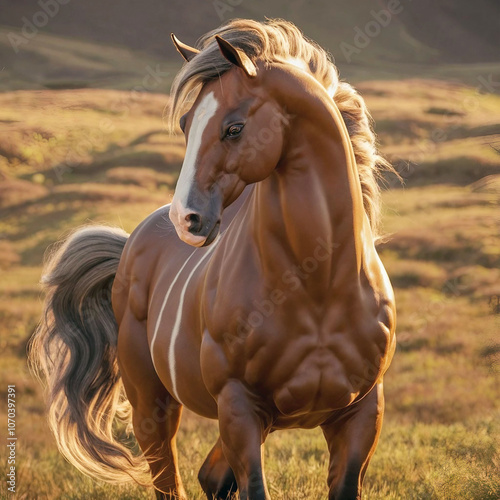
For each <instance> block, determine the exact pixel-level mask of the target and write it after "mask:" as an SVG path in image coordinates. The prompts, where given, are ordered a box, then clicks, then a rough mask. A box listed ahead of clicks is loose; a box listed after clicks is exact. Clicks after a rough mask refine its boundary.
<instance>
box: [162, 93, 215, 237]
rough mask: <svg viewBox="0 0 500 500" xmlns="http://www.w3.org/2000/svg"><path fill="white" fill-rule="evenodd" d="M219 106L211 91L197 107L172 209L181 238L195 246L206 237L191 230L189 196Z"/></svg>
mask: <svg viewBox="0 0 500 500" xmlns="http://www.w3.org/2000/svg"><path fill="white" fill-rule="evenodd" d="M218 107H219V102H218V101H217V99H216V98H215V95H214V93H213V92H209V93H208V94H207V95H206V96H205V97H203V99H202V100H201V102H200V103H199V104H198V106H197V107H196V110H195V112H194V116H193V121H192V123H191V128H190V130H189V135H188V139H187V149H186V156H185V157H184V162H183V163H182V168H181V174H180V176H179V180H178V181H177V186H176V188H175V193H174V197H173V200H172V208H171V210H170V219H171V221H172V222H173V224H174V226H175V229H176V231H177V234H178V235H179V238H181V239H182V240H183V241H185V242H186V243H188V244H190V245H194V246H201V245H202V244H203V243H204V241H205V238H203V237H201V236H195V235H193V234H191V233H190V232H189V222H187V221H186V216H187V215H188V214H190V213H192V212H193V210H191V208H192V207H189V206H188V197H189V192H190V190H191V186H192V184H193V182H194V177H195V173H196V165H197V162H198V156H199V151H200V147H201V141H202V138H203V133H204V132H205V129H206V127H207V125H208V122H209V121H210V119H211V118H212V117H213V116H214V115H215V113H216V111H217V108H218Z"/></svg>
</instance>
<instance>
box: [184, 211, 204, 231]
mask: <svg viewBox="0 0 500 500" xmlns="http://www.w3.org/2000/svg"><path fill="white" fill-rule="evenodd" d="M185 220H186V222H187V223H188V224H189V226H188V228H189V232H190V233H192V234H196V233H199V232H200V231H201V227H202V225H201V217H200V216H199V215H198V214H188V215H186V217H185Z"/></svg>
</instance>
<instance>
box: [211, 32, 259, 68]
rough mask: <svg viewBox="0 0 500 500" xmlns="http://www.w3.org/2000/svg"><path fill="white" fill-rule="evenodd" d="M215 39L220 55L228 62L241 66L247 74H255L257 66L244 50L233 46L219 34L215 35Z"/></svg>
mask: <svg viewBox="0 0 500 500" xmlns="http://www.w3.org/2000/svg"><path fill="white" fill-rule="evenodd" d="M215 39H216V40H217V43H218V44H219V49H220V51H221V52H222V55H223V56H224V57H225V58H226V59H227V60H228V61H229V62H231V63H233V64H234V65H235V66H238V67H239V68H241V69H242V70H243V71H244V72H245V74H246V75H247V76H250V77H254V76H257V68H256V67H255V64H254V63H253V62H252V60H251V59H250V58H249V57H248V56H247V55H246V54H245V52H243V51H242V50H241V49H237V48H236V47H233V46H232V45H231V44H230V43H229V42H228V41H226V40H224V38H221V37H220V36H219V35H215Z"/></svg>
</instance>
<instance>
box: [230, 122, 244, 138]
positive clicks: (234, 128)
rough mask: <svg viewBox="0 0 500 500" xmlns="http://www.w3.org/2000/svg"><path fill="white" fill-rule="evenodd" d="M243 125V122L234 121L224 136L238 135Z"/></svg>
mask: <svg viewBox="0 0 500 500" xmlns="http://www.w3.org/2000/svg"><path fill="white" fill-rule="evenodd" d="M244 126H245V125H244V124H243V123H235V124H234V125H231V126H230V127H229V128H228V129H227V132H226V137H230V138H232V137H238V136H239V135H240V134H241V131H242V130H243V127H244Z"/></svg>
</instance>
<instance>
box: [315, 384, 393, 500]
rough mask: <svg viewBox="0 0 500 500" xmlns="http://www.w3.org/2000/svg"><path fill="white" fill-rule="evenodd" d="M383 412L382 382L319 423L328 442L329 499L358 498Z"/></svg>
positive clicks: (355, 499) (378, 432) (380, 426)
mask: <svg viewBox="0 0 500 500" xmlns="http://www.w3.org/2000/svg"><path fill="white" fill-rule="evenodd" d="M383 414H384V393H383V385H382V383H380V384H379V385H378V386H376V387H374V388H373V389H372V390H371V392H370V393H369V394H367V395H366V396H365V397H364V398H363V399H362V400H361V401H360V402H359V403H356V404H354V405H352V406H351V407H349V408H346V409H345V410H343V411H340V412H336V414H335V415H334V416H332V417H331V418H330V419H329V420H328V421H327V422H326V423H325V424H324V425H322V426H321V428H322V429H323V434H324V435H325V438H326V441H327V443H328V450H329V452H330V463H329V468H328V486H329V490H330V491H329V496H328V498H329V500H360V499H361V488H362V483H363V478H364V475H365V472H366V469H367V467H368V463H369V461H370V459H371V457H372V455H373V453H374V451H375V448H376V446H377V442H378V437H379V435H380V431H381V428H382V419H383Z"/></svg>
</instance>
